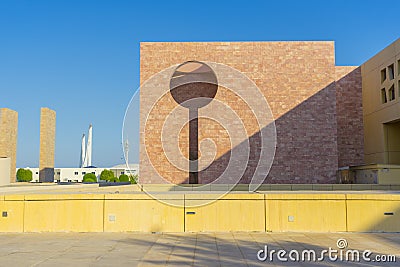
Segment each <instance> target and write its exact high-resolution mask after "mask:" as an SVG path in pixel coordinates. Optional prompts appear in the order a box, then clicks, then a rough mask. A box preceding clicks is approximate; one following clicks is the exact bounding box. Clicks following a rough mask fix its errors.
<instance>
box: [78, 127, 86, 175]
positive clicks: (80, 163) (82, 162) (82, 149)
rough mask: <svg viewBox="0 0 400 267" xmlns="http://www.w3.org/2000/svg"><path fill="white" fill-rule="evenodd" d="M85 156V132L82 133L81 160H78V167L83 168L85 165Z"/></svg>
mask: <svg viewBox="0 0 400 267" xmlns="http://www.w3.org/2000/svg"><path fill="white" fill-rule="evenodd" d="M85 157H86V140H85V134H83V135H82V145H81V160H80V162H79V167H81V168H83V167H85V166H84V164H85Z"/></svg>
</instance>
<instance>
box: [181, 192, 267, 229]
mask: <svg viewBox="0 0 400 267" xmlns="http://www.w3.org/2000/svg"><path fill="white" fill-rule="evenodd" d="M214 197H215V195H211V194H196V195H194V194H193V195H189V194H187V195H185V207H186V208H185V230H186V231H187V232H203V231H222V232H227V231H265V213H264V196H263V195H262V194H228V195H225V196H224V197H223V198H221V199H219V200H217V201H214V202H212V203H210V204H208V205H205V206H199V207H196V206H197V205H200V204H202V203H204V201H205V200H210V199H211V200H212V199H214Z"/></svg>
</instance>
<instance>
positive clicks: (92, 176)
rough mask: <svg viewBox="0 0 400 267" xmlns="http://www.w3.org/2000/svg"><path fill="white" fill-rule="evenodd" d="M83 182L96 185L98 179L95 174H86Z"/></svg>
mask: <svg viewBox="0 0 400 267" xmlns="http://www.w3.org/2000/svg"><path fill="white" fill-rule="evenodd" d="M82 182H84V183H96V182H97V177H96V175H95V174H93V173H86V174H85V175H84V176H83V180H82Z"/></svg>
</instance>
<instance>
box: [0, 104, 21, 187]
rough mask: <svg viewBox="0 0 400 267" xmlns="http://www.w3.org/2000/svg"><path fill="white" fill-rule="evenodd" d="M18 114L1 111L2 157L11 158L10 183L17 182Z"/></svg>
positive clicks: (0, 141) (0, 151) (0, 140)
mask: <svg viewBox="0 0 400 267" xmlns="http://www.w3.org/2000/svg"><path fill="white" fill-rule="evenodd" d="M17 133H18V112H16V111H14V110H11V109H8V108H1V109H0V157H7V158H10V160H11V164H10V182H11V183H13V182H15V181H16V175H15V169H16V162H17Z"/></svg>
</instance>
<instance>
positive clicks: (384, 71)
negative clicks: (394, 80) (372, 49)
mask: <svg viewBox="0 0 400 267" xmlns="http://www.w3.org/2000/svg"><path fill="white" fill-rule="evenodd" d="M385 80H386V69H383V70H381V83H383V82H384V81H385Z"/></svg>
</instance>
